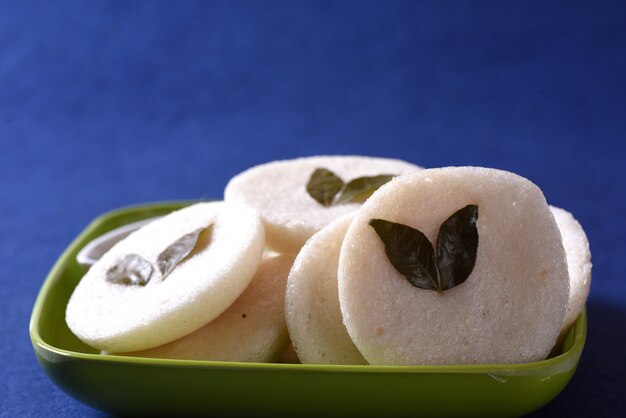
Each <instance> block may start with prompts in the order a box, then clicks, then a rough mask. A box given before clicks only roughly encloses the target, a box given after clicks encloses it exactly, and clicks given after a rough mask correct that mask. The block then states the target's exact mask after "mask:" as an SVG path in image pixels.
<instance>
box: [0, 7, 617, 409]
mask: <svg viewBox="0 0 626 418" xmlns="http://www.w3.org/2000/svg"><path fill="white" fill-rule="evenodd" d="M624 22H626V6H625V3H624V2H618V1H615V2H571V1H562V2H554V1H548V2H546V1H523V2H522V1H520V2H462V1H436V2H413V1H406V2H382V1H380V2H370V1H354V2H334V1H330V2H329V1H316V2H307V3H302V2H291V1H280V2H276V1H269V2H257V1H250V2H240V1H236V2H203V1H199V2H190V1H180V2H156V1H146V2H140V1H133V2H124V1H117V2H104V1H94V2H79V1H73V2H68V1H55V2H44V1H42V2H22V1H20V2H8V1H2V2H0V146H1V151H0V192H1V193H0V199H1V201H0V202H1V203H0V301H1V303H0V335H1V336H2V344H0V364H1V368H0V415H1V416H2V417H5V416H6V417H15V416H44V415H45V416H49V417H56V416H59V417H61V416H62V417H72V416H81V417H82V416H102V415H103V414H102V413H101V412H98V411H95V410H93V409H91V408H89V407H87V406H84V405H82V404H80V403H79V402H77V401H75V400H73V399H72V398H70V397H69V396H67V395H65V394H64V393H63V392H61V391H60V390H59V389H58V388H56V387H55V386H54V385H53V384H52V383H51V382H50V381H48V380H47V378H46V376H45V375H44V373H43V372H42V370H41V369H40V368H39V365H38V364H37V362H36V361H35V358H34V355H33V353H32V349H31V346H30V341H29V337H28V320H29V315H30V311H31V308H32V305H33V302H34V300H35V297H36V295H37V292H38V289H39V287H40V286H41V284H42V281H43V279H44V277H45V275H46V273H47V272H48V270H49V269H50V267H51V266H52V264H53V263H54V261H55V259H56V258H57V257H58V256H59V255H60V253H61V251H62V250H63V249H64V248H65V247H66V246H67V245H68V243H69V242H70V241H71V240H72V238H73V237H74V236H76V235H77V233H78V232H79V231H81V229H82V228H84V227H85V226H86V224H87V223H88V222H89V221H90V220H92V219H93V218H94V217H96V216H97V215H99V214H100V213H102V212H104V211H107V210H110V209H112V208H116V207H120V206H124V205H129V204H135V203H142V202H148V201H159V200H172V199H188V198H203V197H210V198H219V197H220V196H221V195H222V191H223V187H224V185H225V184H226V182H227V180H228V179H229V178H230V177H231V176H232V175H234V174H235V173H237V172H239V171H241V170H243V169H245V168H247V167H249V166H251V165H254V164H258V163H262V162H266V161H270V160H275V159H284V158H292V157H296V156H304V155H314V154H364V155H378V156H388V157H398V158H404V159H407V160H409V161H412V162H415V163H417V164H420V165H423V166H426V167H437V166H447V165H480V166H489V167H497V168H502V169H506V170H510V171H514V172H516V173H519V174H521V175H523V176H525V177H528V178H529V179H531V180H532V181H534V182H535V183H537V184H538V185H539V186H540V187H541V188H542V189H543V190H544V192H545V194H546V196H547V199H548V200H549V202H550V203H552V204H554V205H556V206H560V207H563V208H566V209H568V210H570V211H571V212H573V213H574V215H575V216H576V217H577V218H578V219H579V220H580V221H581V223H582V225H583V226H584V227H585V229H586V231H587V233H588V236H589V239H590V241H591V248H592V253H593V262H594V270H593V284H592V289H591V296H590V298H589V302H588V312H589V335H588V342H587V346H586V348H585V351H584V353H583V357H582V360H581V364H580V367H579V369H578V371H577V373H576V375H575V376H574V378H573V380H572V381H571V383H570V384H569V386H568V387H567V388H566V389H565V391H564V392H563V393H562V394H561V395H560V396H559V397H558V398H557V399H556V400H554V401H553V402H552V403H551V404H549V405H548V406H546V407H545V408H543V409H541V410H540V411H538V412H536V413H535V414H534V415H533V416H536V417H542V416H546V417H547V416H551V417H570V416H602V417H608V416H626V403H625V400H624V398H623V395H624V394H625V393H626V335H625V327H624V323H626V280H625V277H624V276H623V275H622V274H623V270H624V261H623V260H624V254H626V245H625V244H624V239H623V238H622V235H623V234H625V233H626V228H625V226H626V216H625V215H626V207H625V205H626V195H625V189H624V186H623V184H624V180H626V176H625V171H626V170H625V168H624V163H625V158H624V157H625V156H626V152H625V150H626V24H624Z"/></svg>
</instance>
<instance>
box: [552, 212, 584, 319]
mask: <svg viewBox="0 0 626 418" xmlns="http://www.w3.org/2000/svg"><path fill="white" fill-rule="evenodd" d="M550 210H552V214H553V215H554V219H555V220H556V224H557V225H558V226H559V231H560V232H561V236H562V238H563V247H564V248H565V256H566V258H567V270H568V272H569V299H568V303H567V310H566V311H565V320H564V321H563V326H562V328H561V331H567V330H568V329H569V327H570V326H572V324H573V323H574V322H575V321H576V318H578V315H580V313H581V312H582V311H583V309H584V307H585V302H586V301H587V296H589V288H590V286H591V252H590V251H589V241H588V240H587V235H586V234H585V231H584V230H583V227H582V226H581V225H580V223H578V221H577V220H576V219H575V218H574V216H573V215H572V214H571V213H569V212H568V211H566V210H564V209H560V208H557V207H554V206H550Z"/></svg>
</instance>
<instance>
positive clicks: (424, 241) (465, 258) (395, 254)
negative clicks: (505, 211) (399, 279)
mask: <svg viewBox="0 0 626 418" xmlns="http://www.w3.org/2000/svg"><path fill="white" fill-rule="evenodd" d="M477 219H478V206H476V205H467V206H465V207H464V208H463V209H460V210H458V211H457V212H455V213H454V214H453V215H452V216H450V217H449V218H448V219H447V220H446V221H445V222H444V223H443V224H441V227H440V228H439V235H438V237H437V251H435V249H434V248H433V246H432V244H431V243H430V241H429V240H428V238H426V236H425V235H424V234H423V233H422V232H421V231H419V230H418V229H415V228H411V227H410V226H407V225H403V224H399V223H394V222H389V221H386V220H383V219H371V220H370V222H369V224H370V225H371V226H372V228H374V230H375V231H376V233H377V234H378V237H379V238H380V239H381V241H382V242H383V244H384V246H385V253H386V254H387V258H388V259H389V261H390V262H391V264H392V265H393V266H394V268H395V269H396V270H397V271H398V272H399V273H400V274H402V275H403V276H405V277H406V278H407V280H408V281H409V282H410V283H411V284H412V285H413V286H415V287H419V288H420V289H426V290H436V291H437V292H438V293H442V292H443V291H444V290H448V289H451V288H453V287H455V286H458V285H460V284H461V283H463V282H465V280H466V279H467V278H468V277H469V275H470V274H471V273H472V270H473V269H474V264H475V263H476V253H477V250H478V229H477V228H476V220H477Z"/></svg>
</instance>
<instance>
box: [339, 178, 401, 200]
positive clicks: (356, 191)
mask: <svg viewBox="0 0 626 418" xmlns="http://www.w3.org/2000/svg"><path fill="white" fill-rule="evenodd" d="M393 177H394V176H393V175H391V174H381V175H378V176H364V177H357V178H355V179H354V180H350V181H349V182H348V184H346V186H345V187H344V188H343V190H342V191H341V194H340V195H339V197H338V198H337V201H336V203H337V204H340V203H363V202H365V201H366V200H367V199H368V198H369V197H370V196H371V195H372V193H374V192H375V191H376V190H378V188H379V187H380V186H382V185H383V184H385V183H387V182H389V181H390V180H391V179H392V178H393Z"/></svg>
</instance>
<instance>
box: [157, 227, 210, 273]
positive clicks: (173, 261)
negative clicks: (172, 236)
mask: <svg viewBox="0 0 626 418" xmlns="http://www.w3.org/2000/svg"><path fill="white" fill-rule="evenodd" d="M212 228H213V225H212V224H211V225H209V226H208V227H206V228H198V229H196V230H195V231H193V232H190V233H188V234H185V235H183V236H182V237H180V238H179V239H177V240H176V241H175V242H174V243H173V244H171V245H170V246H168V247H167V248H166V249H165V250H163V252H162V253H161V254H159V256H158V258H157V266H158V267H159V271H160V272H161V280H165V278H166V277H167V276H168V275H169V274H170V273H171V272H172V270H174V268H175V267H176V266H177V265H178V264H179V263H180V262H181V261H183V260H184V259H185V258H186V257H187V256H188V255H189V254H191V252H192V251H193V249H194V248H195V247H196V245H197V243H198V241H199V237H200V234H202V233H207V234H209V233H210V232H211V230H212Z"/></svg>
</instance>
